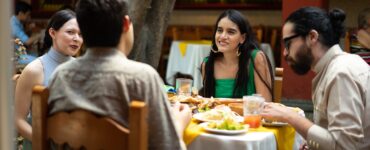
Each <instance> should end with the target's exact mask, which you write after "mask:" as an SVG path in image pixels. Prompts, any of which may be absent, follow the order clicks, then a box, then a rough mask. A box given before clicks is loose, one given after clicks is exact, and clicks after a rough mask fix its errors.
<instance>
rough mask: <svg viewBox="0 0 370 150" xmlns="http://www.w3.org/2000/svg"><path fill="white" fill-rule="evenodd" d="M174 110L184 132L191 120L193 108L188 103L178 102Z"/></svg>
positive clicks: (176, 119) (176, 120) (177, 121)
mask: <svg viewBox="0 0 370 150" xmlns="http://www.w3.org/2000/svg"><path fill="white" fill-rule="evenodd" d="M172 112H173V115H174V116H175V122H176V124H177V125H178V126H179V129H180V130H181V133H182V131H183V130H184V129H185V128H186V126H187V125H188V124H189V122H190V120H191V110H190V108H189V106H188V105H186V104H180V103H179V102H177V103H175V104H174V105H173V107H172Z"/></svg>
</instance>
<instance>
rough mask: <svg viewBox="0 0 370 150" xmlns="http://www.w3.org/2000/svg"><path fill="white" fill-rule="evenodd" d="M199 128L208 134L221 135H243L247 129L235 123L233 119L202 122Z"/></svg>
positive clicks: (241, 124)
mask: <svg viewBox="0 0 370 150" xmlns="http://www.w3.org/2000/svg"><path fill="white" fill-rule="evenodd" d="M200 126H201V127H202V128H203V129H204V130H205V131H207V132H209V133H215V134H223V135H237V134H245V133H247V131H248V129H249V125H245V124H243V123H239V122H235V121H234V120H233V119H225V120H224V121H222V122H204V123H201V124H200Z"/></svg>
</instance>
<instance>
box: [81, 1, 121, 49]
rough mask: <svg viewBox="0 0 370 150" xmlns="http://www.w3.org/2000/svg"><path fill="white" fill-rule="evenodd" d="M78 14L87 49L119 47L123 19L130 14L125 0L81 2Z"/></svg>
mask: <svg viewBox="0 0 370 150" xmlns="http://www.w3.org/2000/svg"><path fill="white" fill-rule="evenodd" d="M76 14H77V22H78V25H79V26H80V30H81V34H82V37H83V39H84V43H85V44H86V46H87V47H115V46H117V45H118V43H119V40H120V37H121V33H122V30H123V29H122V26H123V18H124V16H125V15H127V14H128V10H127V3H126V2H125V1H124V0H80V1H79V2H78V3H77V7H76Z"/></svg>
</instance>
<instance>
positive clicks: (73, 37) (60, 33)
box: [49, 18, 83, 56]
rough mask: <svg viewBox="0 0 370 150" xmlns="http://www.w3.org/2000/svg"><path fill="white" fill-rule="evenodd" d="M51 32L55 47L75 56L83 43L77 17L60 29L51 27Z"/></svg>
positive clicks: (59, 50) (65, 53) (63, 52)
mask: <svg viewBox="0 0 370 150" xmlns="http://www.w3.org/2000/svg"><path fill="white" fill-rule="evenodd" d="M49 34H50V36H51V37H52V38H53V48H54V49H55V50H57V51H58V52H60V53H62V54H64V55H69V56H74V55H76V54H77V52H78V51H79V50H80V48H81V45H82V42H83V40H82V36H81V33H80V28H79V27H78V24H77V20H76V18H74V19H71V20H69V21H67V22H66V23H64V25H63V26H62V27H61V28H60V29H59V30H54V29H53V28H50V29H49Z"/></svg>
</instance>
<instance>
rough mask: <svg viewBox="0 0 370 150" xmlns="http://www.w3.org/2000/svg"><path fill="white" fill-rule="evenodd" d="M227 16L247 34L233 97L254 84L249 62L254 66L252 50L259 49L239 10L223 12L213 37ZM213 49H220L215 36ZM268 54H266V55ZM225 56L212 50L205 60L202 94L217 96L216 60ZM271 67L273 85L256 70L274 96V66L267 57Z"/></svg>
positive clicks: (241, 49) (241, 51)
mask: <svg viewBox="0 0 370 150" xmlns="http://www.w3.org/2000/svg"><path fill="white" fill-rule="evenodd" d="M225 17H227V18H228V19H230V20H231V21H232V22H233V23H235V24H236V25H237V26H238V28H239V30H240V33H241V34H245V40H244V42H243V43H242V44H240V45H239V49H238V53H240V55H239V63H238V65H239V69H238V72H237V76H236V82H235V87H234V90H233V97H234V98H240V97H242V96H243V93H244V92H243V91H247V88H248V84H253V83H248V79H249V74H248V70H249V69H248V68H249V67H248V64H249V63H252V64H253V66H254V68H255V65H254V60H253V59H251V58H252V51H253V50H254V49H259V47H258V44H257V40H256V37H255V36H254V34H253V31H252V28H251V26H250V24H249V22H248V20H247V19H245V18H244V17H243V15H242V14H241V13H240V12H239V11H237V10H233V9H230V10H226V11H225V12H223V13H222V14H221V15H220V16H219V17H218V19H217V21H216V24H215V31H214V33H213V37H215V35H216V32H217V26H218V23H219V22H220V20H221V19H223V18H225ZM212 49H213V50H214V51H218V48H217V45H216V41H215V38H213V39H212ZM265 56H266V55H265ZM219 57H223V54H222V53H214V52H212V51H211V52H210V54H209V57H208V61H206V62H205V72H204V73H203V74H204V75H205V76H204V80H203V91H202V92H203V93H202V95H203V96H205V97H211V96H215V87H216V80H215V77H214V62H215V60H216V59H217V58H219ZM266 60H267V62H268V65H269V69H270V75H271V87H270V85H269V84H268V83H267V81H264V80H263V78H262V77H261V75H260V73H259V72H258V70H256V69H255V70H256V72H257V74H258V76H259V77H260V78H261V79H262V81H263V83H264V84H265V85H266V86H267V87H268V88H269V90H270V94H271V96H272V97H273V92H272V91H273V90H272V87H273V75H272V68H271V64H270V61H269V59H267V58H266Z"/></svg>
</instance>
